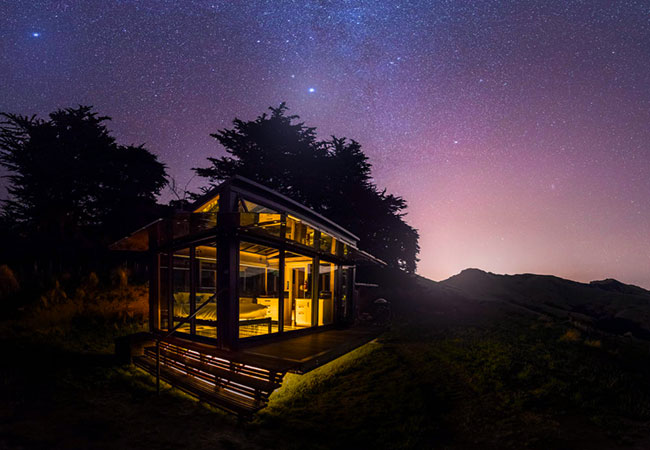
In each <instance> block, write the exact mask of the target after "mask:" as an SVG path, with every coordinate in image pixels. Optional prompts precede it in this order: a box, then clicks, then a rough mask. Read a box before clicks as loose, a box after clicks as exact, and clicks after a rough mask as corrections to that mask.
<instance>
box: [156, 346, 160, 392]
mask: <svg viewBox="0 0 650 450" xmlns="http://www.w3.org/2000/svg"><path fill="white" fill-rule="evenodd" d="M156 393H157V394H159V395H160V340H159V339H156Z"/></svg>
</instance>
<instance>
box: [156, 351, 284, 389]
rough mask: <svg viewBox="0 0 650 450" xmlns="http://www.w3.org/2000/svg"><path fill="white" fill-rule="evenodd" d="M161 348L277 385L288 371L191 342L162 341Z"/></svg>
mask: <svg viewBox="0 0 650 450" xmlns="http://www.w3.org/2000/svg"><path fill="white" fill-rule="evenodd" d="M160 348H161V349H169V350H171V351H174V352H177V353H181V354H183V355H185V356H191V357H193V358H195V359H200V360H201V361H205V362H208V363H209V364H211V365H214V366H215V367H220V368H222V369H224V370H228V371H236V372H238V373H242V374H244V375H248V376H251V377H255V378H260V379H263V380H268V381H270V382H272V383H275V384H277V385H280V384H281V383H282V378H283V377H284V374H285V373H286V371H278V370H276V369H275V368H269V367H266V366H258V365H254V364H253V363H252V362H251V361H246V362H243V361H241V360H240V359H238V358H236V353H234V352H231V353H227V352H223V351H221V352H217V353H216V354H215V353H212V352H205V351H203V349H202V348H195V347H194V346H193V345H191V344H190V345H184V343H177V342H176V341H171V342H165V341H162V342H160ZM208 350H214V348H209V349H208ZM235 369H236V370H235Z"/></svg>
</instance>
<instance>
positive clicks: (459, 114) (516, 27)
mask: <svg viewBox="0 0 650 450" xmlns="http://www.w3.org/2000/svg"><path fill="white" fill-rule="evenodd" d="M282 101H286V102H287V103H288V106H289V107H290V110H291V112H292V113H294V114H298V115H300V116H301V117H302V119H303V120H304V121H305V122H306V123H307V124H308V125H311V126H316V127H318V130H319V135H320V136H322V137H327V136H329V135H331V134H335V135H337V136H347V137H350V138H354V139H356V140H358V141H359V142H360V143H361V144H362V146H363V148H364V150H365V152H366V153H367V154H368V155H369V157H370V159H371V162H372V163H373V165H374V175H375V181H376V183H377V184H378V185H379V186H380V187H382V188H383V187H386V188H387V189H388V191H389V192H392V193H396V194H399V195H402V196H403V197H405V198H406V199H407V200H408V202H409V210H408V215H407V217H406V218H407V221H408V222H409V223H411V224H412V225H413V226H414V227H416V228H418V229H419V230H420V234H421V241H420V243H421V247H422V252H421V255H420V257H421V262H420V265H419V273H421V274H422V275H424V276H427V277H430V278H433V279H442V278H446V277H448V276H450V275H452V274H454V273H457V272H459V271H460V270H462V269H464V268H466V267H479V268H482V269H484V270H489V271H493V272H497V273H521V272H534V273H546V274H555V275H559V276H563V277H567V278H572V279H577V280H580V281H588V280H592V279H600V278H605V277H615V278H618V279H620V280H621V281H624V282H629V283H635V284H639V285H642V286H645V287H647V288H650V1H647V0H646V1H629V2H617V1H594V0H586V1H546V0H545V1H541V0H540V1H536V2H531V1H525V0H515V1H502V2H497V1H487V0H485V1H476V2H474V1H468V0H457V1H454V0H447V1H429V2H426V1H408V2H397V1H386V2H380V1H359V2H355V1H322V2H283V1H268V2H262V1H252V0H251V1H241V2H217V1H212V2H210V1H202V0H193V1H109V0H102V1H98V0H84V1H81V0H80V1H63V0H59V1H50V2H41V1H12V0H0V111H6V112H15V113H24V114H32V113H38V114H46V113H48V112H50V111H52V110H54V109H56V108H59V107H66V106H76V105H77V104H92V105H94V106H95V107H96V108H97V110H98V111H99V112H100V113H102V114H106V115H110V116H112V117H113V121H112V123H111V125H110V128H111V130H112V131H113V132H114V135H115V136H116V137H117V138H118V141H119V142H120V143H122V144H131V143H133V144H141V143H145V144H146V146H147V148H149V149H150V150H151V151H153V152H155V153H156V154H158V155H159V157H160V158H161V159H162V161H164V162H165V163H166V164H167V165H168V167H169V172H170V173H171V175H173V177H174V178H175V179H176V181H177V182H178V184H181V185H184V184H185V183H188V182H190V186H191V187H192V188H194V189H196V188H198V187H199V186H200V185H201V180H198V179H193V180H191V177H192V172H191V170H190V169H191V168H192V167H197V166H205V165H207V164H206V160H205V158H206V157H207V156H215V155H217V154H222V152H223V150H222V149H220V148H219V147H218V145H217V144H216V142H215V141H214V140H213V139H212V138H210V137H209V136H208V134H209V133H211V132H215V131H216V130H217V129H220V128H223V127H227V126H229V125H230V123H231V121H232V119H233V118H234V117H240V118H242V119H252V118H254V117H255V116H257V115H259V114H260V113H262V112H264V111H265V110H266V108H267V107H269V106H272V105H273V106H277V105H278V104H279V103H280V102H282ZM2 195H3V196H6V191H4V190H2ZM169 198H170V194H169V193H168V192H166V193H165V194H164V196H163V199H164V200H168V199H169Z"/></svg>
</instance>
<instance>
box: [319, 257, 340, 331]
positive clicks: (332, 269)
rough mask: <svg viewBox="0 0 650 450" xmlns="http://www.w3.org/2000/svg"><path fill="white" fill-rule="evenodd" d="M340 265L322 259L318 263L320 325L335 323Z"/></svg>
mask: <svg viewBox="0 0 650 450" xmlns="http://www.w3.org/2000/svg"><path fill="white" fill-rule="evenodd" d="M337 275H338V266H337V265H336V264H333V263H330V262H327V261H320V263H319V264H318V325H329V324H330V323H334V299H335V298H336V294H337V292H336V291H337V281H338V280H337Z"/></svg>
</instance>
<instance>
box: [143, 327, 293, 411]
mask: <svg viewBox="0 0 650 450" xmlns="http://www.w3.org/2000/svg"><path fill="white" fill-rule="evenodd" d="M243 359H244V358H242V357H241V355H238V354H237V353H236V352H228V351H225V350H219V349H216V348H213V347H210V346H207V345H205V344H200V343H196V342H192V341H188V340H185V339H179V338H176V337H168V338H166V339H165V340H163V341H160V378H161V379H163V380H165V381H167V382H168V383H169V384H171V385H172V386H174V387H176V388H178V389H181V390H182V391H185V392H186V393H188V394H190V395H192V396H194V397H197V398H198V399H199V400H201V401H204V402H206V403H210V404H212V405H214V406H217V407H219V408H221V409H224V410H226V411H229V412H231V413H234V414H237V415H238V416H240V417H249V416H250V415H252V414H253V413H255V412H256V411H258V410H260V409H262V408H263V407H265V406H266V404H267V403H268V399H269V396H270V395H271V393H272V392H273V391H274V390H275V389H277V388H278V387H280V384H281V383H282V378H283V377H284V374H285V372H286V370H283V369H282V368H277V367H272V364H265V361H263V360H255V359H253V360H252V361H251V360H250V358H246V361H245V362H244V360H243ZM133 362H134V363H135V364H136V365H137V366H138V367H140V368H142V369H144V370H145V371H147V372H149V373H150V374H152V375H154V376H156V347H155V346H151V347H145V349H144V354H143V355H142V356H136V357H134V358H133ZM260 366H261V367H260ZM269 366H271V367H269Z"/></svg>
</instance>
